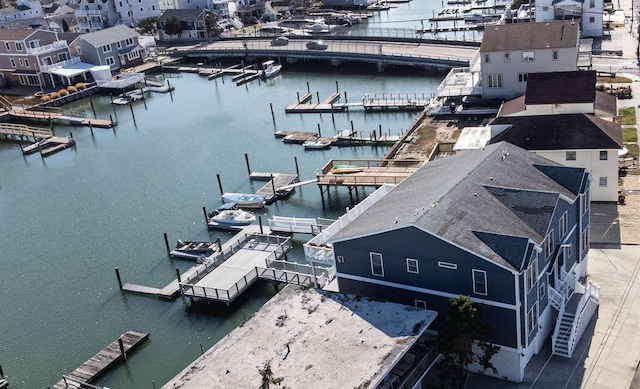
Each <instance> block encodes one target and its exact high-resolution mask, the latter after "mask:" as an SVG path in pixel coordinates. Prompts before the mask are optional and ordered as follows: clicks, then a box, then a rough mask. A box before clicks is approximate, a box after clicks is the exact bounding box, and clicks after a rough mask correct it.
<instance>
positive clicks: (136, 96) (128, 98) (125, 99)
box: [111, 90, 144, 105]
mask: <svg viewBox="0 0 640 389" xmlns="http://www.w3.org/2000/svg"><path fill="white" fill-rule="evenodd" d="M139 100H144V93H143V92H141V91H139V90H134V91H131V92H126V93H122V94H120V95H119V96H118V98H117V99H113V101H112V102H111V103H112V104H116V105H127V104H132V103H133V102H135V101H139Z"/></svg>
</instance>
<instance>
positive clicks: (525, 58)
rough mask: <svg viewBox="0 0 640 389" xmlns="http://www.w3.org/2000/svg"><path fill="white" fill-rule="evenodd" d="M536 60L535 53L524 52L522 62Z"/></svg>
mask: <svg viewBox="0 0 640 389" xmlns="http://www.w3.org/2000/svg"><path fill="white" fill-rule="evenodd" d="M534 60H535V53H534V52H533V51H523V52H522V62H533V61H534Z"/></svg>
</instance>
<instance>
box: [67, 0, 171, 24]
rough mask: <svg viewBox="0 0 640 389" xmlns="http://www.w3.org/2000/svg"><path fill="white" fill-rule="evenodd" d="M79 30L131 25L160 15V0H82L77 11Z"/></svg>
mask: <svg viewBox="0 0 640 389" xmlns="http://www.w3.org/2000/svg"><path fill="white" fill-rule="evenodd" d="M75 16H76V19H77V21H78V31H79V32H93V31H98V30H101V29H103V28H107V27H112V26H115V25H116V24H118V23H122V24H126V25H127V26H129V27H132V26H135V25H136V24H137V23H138V22H139V21H140V20H142V19H146V18H150V17H158V16H160V5H159V4H158V0H137V1H135V0H80V4H79V8H78V9H77V10H76V11H75Z"/></svg>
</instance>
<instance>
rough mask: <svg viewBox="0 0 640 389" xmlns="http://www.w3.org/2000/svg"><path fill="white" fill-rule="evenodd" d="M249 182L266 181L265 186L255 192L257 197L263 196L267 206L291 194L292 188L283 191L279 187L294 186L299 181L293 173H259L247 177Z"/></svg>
mask: <svg viewBox="0 0 640 389" xmlns="http://www.w3.org/2000/svg"><path fill="white" fill-rule="evenodd" d="M249 179H250V180H256V181H265V180H266V181H267V183H266V184H264V186H263V187H262V188H260V189H258V190H257V191H256V194H257V195H265V196H266V197H265V199H264V200H265V201H266V203H267V204H271V203H273V202H274V201H276V200H277V199H281V198H285V197H287V196H288V195H290V194H291V192H293V190H294V188H289V189H283V190H281V189H280V188H281V187H286V186H289V185H291V184H294V183H296V182H298V181H300V178H299V177H298V175H297V174H294V173H261V172H252V173H251V174H250V175H249Z"/></svg>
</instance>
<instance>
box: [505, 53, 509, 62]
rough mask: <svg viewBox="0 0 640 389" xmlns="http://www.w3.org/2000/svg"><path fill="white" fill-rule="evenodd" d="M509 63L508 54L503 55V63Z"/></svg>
mask: <svg viewBox="0 0 640 389" xmlns="http://www.w3.org/2000/svg"><path fill="white" fill-rule="evenodd" d="M509 62H511V57H510V56H509V53H504V63H509Z"/></svg>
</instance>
